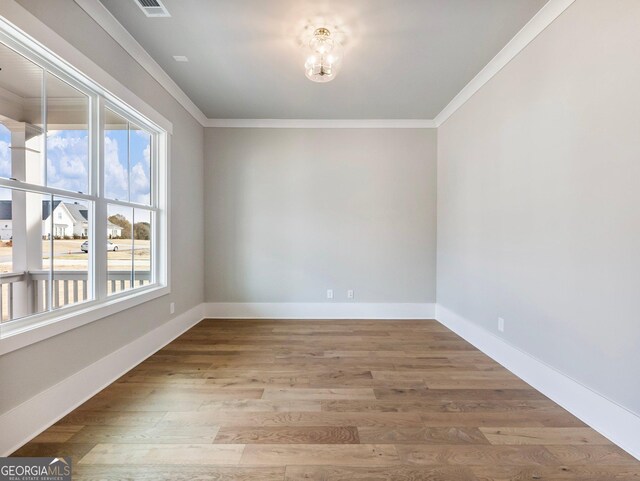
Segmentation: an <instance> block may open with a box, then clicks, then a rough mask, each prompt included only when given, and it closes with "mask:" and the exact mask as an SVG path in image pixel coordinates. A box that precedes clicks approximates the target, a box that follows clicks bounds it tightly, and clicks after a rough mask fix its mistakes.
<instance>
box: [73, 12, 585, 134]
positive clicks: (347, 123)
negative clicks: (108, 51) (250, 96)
mask: <svg viewBox="0 0 640 481" xmlns="http://www.w3.org/2000/svg"><path fill="white" fill-rule="evenodd" d="M74 1H75V2H76V3H77V4H78V5H79V6H80V7H81V8H82V9H83V10H84V11H85V12H86V13H87V14H88V15H89V16H90V17H91V18H93V19H94V20H95V21H96V22H97V23H98V25H100V26H101V27H102V28H103V29H104V30H105V31H106V32H107V33H108V34H109V35H110V36H111V37H112V38H113V39H114V40H115V41H116V42H118V43H119V44H120V45H121V46H122V47H123V48H124V49H125V50H126V51H127V52H128V53H129V54H130V55H131V56H132V57H133V58H134V60H136V61H137V62H138V63H139V64H140V65H141V66H142V67H143V68H144V69H145V70H146V71H147V72H148V73H149V74H151V75H152V76H153V77H154V78H155V79H156V80H157V81H158V82H159V83H160V85H162V86H163V87H164V88H165V90H167V92H169V94H171V95H172V96H173V97H174V98H175V99H176V100H177V101H178V102H179V103H180V104H181V105H182V106H183V107H184V108H185V109H186V110H187V111H188V112H189V113H190V114H191V115H192V116H193V117H194V118H195V119H196V120H197V121H198V122H199V123H200V124H201V125H202V126H203V127H217V128H278V129H284V128H290V129H293V128H298V129H305V128H306V129H317V128H326V129H375V128H378V129H433V128H438V127H440V126H441V125H442V124H443V123H444V122H446V121H447V119H448V118H449V117H451V115H453V113H454V112H456V111H457V110H458V109H459V108H460V107H461V106H462V105H464V104H465V103H466V102H467V101H468V100H469V99H470V98H471V97H473V95H474V94H475V93H476V92H477V91H478V90H480V89H481V88H482V87H483V86H484V85H485V84H486V83H487V82H489V80H491V79H492V78H493V77H494V76H495V75H496V74H497V73H498V72H500V71H501V70H502V69H503V68H504V67H505V66H506V65H507V64H508V63H509V62H510V61H511V60H513V58H515V57H516V56H517V55H518V54H519V53H520V52H521V51H522V50H523V49H524V48H525V47H526V46H527V45H529V43H531V42H532V41H533V40H534V39H535V38H536V37H537V36H538V35H539V34H540V33H542V32H543V31H544V30H545V29H546V28H547V27H548V26H549V25H551V23H553V21H554V20H555V19H556V18H558V17H559V16H560V15H561V14H562V13H563V12H564V11H565V10H566V9H567V8H569V6H571V4H573V3H574V2H575V0H549V2H548V3H547V4H545V5H544V6H543V7H542V8H541V9H540V11H539V12H538V13H537V14H536V15H535V16H534V17H533V18H532V19H531V20H529V22H527V24H526V25H525V26H524V27H522V29H521V30H520V31H519V32H518V33H517V34H516V35H515V36H514V37H513V38H512V39H511V40H510V41H509V43H507V45H505V47H504V48H503V49H502V50H500V52H498V54H497V55H496V56H495V57H494V58H493V59H492V60H491V61H490V62H489V63H488V64H487V65H486V66H485V67H484V68H483V69H482V70H481V71H480V72H479V73H478V74H477V75H476V76H475V77H474V78H473V79H472V80H471V81H470V82H469V83H468V84H467V85H466V86H465V87H464V88H463V89H462V90H461V91H460V92H459V93H458V94H457V95H456V96H455V97H454V98H453V99H452V100H451V101H450V102H449V103H448V104H447V106H446V107H445V108H444V109H442V111H441V112H440V113H439V114H438V115H437V116H436V118H435V119H344V120H343V119H209V118H207V117H206V116H205V115H204V113H202V111H201V110H200V109H199V108H198V107H197V106H196V104H195V103H193V101H192V100H191V99H190V98H189V97H188V96H187V94H186V93H184V91H183V90H182V89H181V88H180V87H179V86H178V84H177V83H176V82H175V81H174V80H173V79H172V78H171V77H170V76H169V74H167V73H166V72H165V71H164V70H163V69H162V67H161V66H160V65H159V64H158V63H157V62H156V61H155V60H154V59H153V57H151V55H150V54H149V53H148V52H147V51H146V50H145V49H144V48H143V47H142V45H140V44H139V43H138V41H137V40H136V39H135V38H134V37H133V36H132V35H131V34H130V33H129V32H128V31H127V29H126V28H124V26H122V24H121V23H120V22H119V21H118V20H117V19H116V18H115V17H114V16H113V15H112V14H111V12H109V10H107V9H106V7H105V6H104V5H102V3H100V2H99V1H98V0H74Z"/></svg>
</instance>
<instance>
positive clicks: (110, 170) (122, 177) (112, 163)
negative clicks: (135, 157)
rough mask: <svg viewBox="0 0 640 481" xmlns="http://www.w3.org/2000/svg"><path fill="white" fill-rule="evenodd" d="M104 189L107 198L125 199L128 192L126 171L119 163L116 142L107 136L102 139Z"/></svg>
mask: <svg viewBox="0 0 640 481" xmlns="http://www.w3.org/2000/svg"><path fill="white" fill-rule="evenodd" d="M104 168H105V172H104V175H105V183H106V185H105V187H106V190H107V195H109V197H116V198H118V199H123V200H124V199H126V197H127V190H128V175H127V169H126V168H125V167H124V165H122V162H120V159H119V154H118V141H117V140H116V139H112V138H110V137H108V136H106V137H105V139H104Z"/></svg>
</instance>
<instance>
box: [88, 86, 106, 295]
mask: <svg viewBox="0 0 640 481" xmlns="http://www.w3.org/2000/svg"><path fill="white" fill-rule="evenodd" d="M104 108H105V107H104V100H103V99H102V97H99V96H97V97H96V109H95V110H96V112H95V116H94V119H95V126H96V128H95V129H93V131H92V139H93V144H92V145H93V146H94V148H93V149H92V152H91V154H92V155H91V187H92V189H95V190H93V191H92V192H93V193H95V194H97V196H98V199H97V200H96V202H95V203H94V209H93V218H92V220H91V227H92V234H91V237H90V239H89V244H90V246H91V248H90V249H89V253H90V255H91V262H90V264H91V266H93V273H92V276H93V289H94V291H93V292H94V298H95V299H98V300H103V299H106V298H107V241H106V239H107V203H106V201H105V200H104V192H105V187H104Z"/></svg>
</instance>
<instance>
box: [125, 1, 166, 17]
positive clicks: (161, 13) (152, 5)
mask: <svg viewBox="0 0 640 481" xmlns="http://www.w3.org/2000/svg"><path fill="white" fill-rule="evenodd" d="M133 1H134V2H135V3H136V5H138V6H139V7H140V8H141V9H142V11H143V12H144V14H145V15H146V16H147V17H170V16H171V15H170V14H169V11H168V10H167V8H166V7H165V6H164V5H163V4H162V2H161V1H160V0H133Z"/></svg>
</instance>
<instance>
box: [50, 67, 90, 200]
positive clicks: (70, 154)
mask: <svg viewBox="0 0 640 481" xmlns="http://www.w3.org/2000/svg"><path fill="white" fill-rule="evenodd" d="M46 92H47V185H49V186H51V187H57V188H58V189H65V190H70V191H73V192H83V193H88V192H89V98H88V97H87V96H86V95H85V94H83V93H82V92H80V91H79V90H77V89H75V88H73V87H71V86H70V85H69V84H67V83H66V82H63V81H62V80H60V79H59V78H58V77H56V76H54V75H52V74H50V73H47V76H46Z"/></svg>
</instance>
